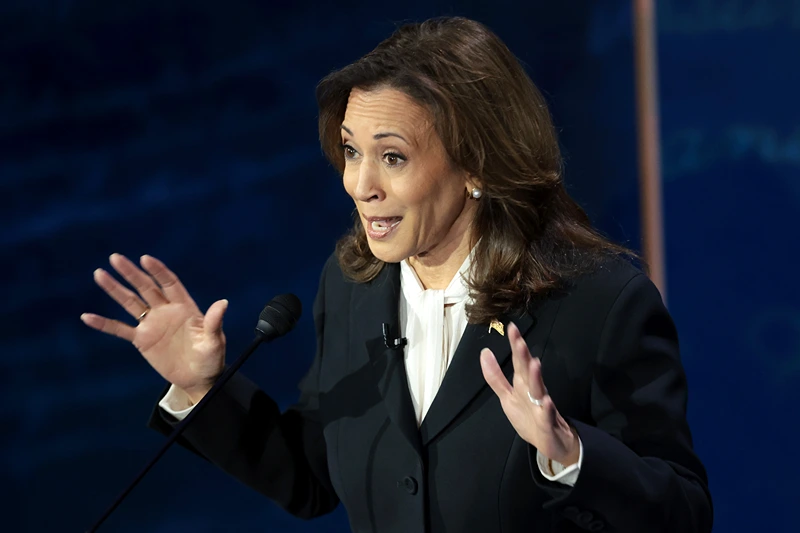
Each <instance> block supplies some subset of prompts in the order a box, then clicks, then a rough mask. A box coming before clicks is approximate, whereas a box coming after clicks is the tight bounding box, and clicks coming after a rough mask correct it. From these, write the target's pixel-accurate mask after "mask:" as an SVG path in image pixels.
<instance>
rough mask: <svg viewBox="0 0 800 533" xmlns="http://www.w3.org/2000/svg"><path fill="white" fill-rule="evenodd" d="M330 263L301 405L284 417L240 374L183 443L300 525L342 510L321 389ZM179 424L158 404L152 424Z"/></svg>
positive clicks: (317, 305)
mask: <svg viewBox="0 0 800 533" xmlns="http://www.w3.org/2000/svg"><path fill="white" fill-rule="evenodd" d="M329 264H330V261H329V263H328V264H327V265H326V268H325V269H324V270H323V273H322V277H321V280H320V286H319V291H318V293H317V297H316V299H315V301H314V323H315V327H316V334H317V353H316V357H315V358H314V362H313V364H312V366H311V368H310V370H309V371H308V373H307V374H306V376H305V378H304V379H303V381H302V382H301V384H300V390H301V395H300V400H299V401H298V403H297V404H296V405H294V406H293V407H291V408H289V409H288V410H287V411H286V412H284V413H281V412H280V410H279V409H278V406H277V404H276V403H275V401H274V400H273V399H272V398H270V397H269V396H268V395H267V394H265V393H264V392H263V391H261V390H259V388H258V387H257V386H256V385H254V384H253V383H252V382H251V381H249V380H248V379H247V378H245V377H244V376H243V375H241V374H239V373H237V374H235V375H234V376H233V377H232V378H231V380H230V381H229V382H228V383H226V385H225V386H224V387H223V388H222V390H220V391H219V393H218V394H217V396H215V397H214V399H213V400H212V401H211V402H209V403H208V405H207V406H206V407H205V409H204V410H203V411H202V412H200V413H198V415H197V416H196V418H195V419H194V421H193V422H192V423H191V424H190V425H189V426H187V428H186V430H185V431H184V433H183V436H182V438H181V439H180V440H179V443H180V444H181V445H182V446H184V447H186V448H188V449H190V450H191V451H193V452H195V453H197V454H199V455H201V456H202V457H204V458H205V459H208V460H209V461H211V462H212V463H213V464H215V465H217V466H218V467H220V468H221V469H222V470H224V471H225V472H227V473H228V474H230V475H232V476H233V477H235V478H236V479H238V480H239V481H241V482H243V483H245V484H246V485H248V486H250V487H252V488H253V489H255V490H257V491H259V492H261V493H262V494H264V495H266V496H268V497H269V498H271V499H272V500H274V501H275V502H276V503H277V504H278V505H280V506H281V507H283V508H284V509H286V510H287V511H289V512H290V513H292V514H293V515H295V516H298V517H301V518H313V517H315V516H320V515H323V514H325V513H329V512H331V511H333V510H334V509H335V508H336V506H337V505H338V504H339V499H338V497H337V496H336V493H335V492H334V489H333V487H332V484H331V481H330V477H329V474H328V463H327V450H326V445H325V439H324V436H323V424H322V421H321V420H320V417H319V409H318V396H319V394H318V388H317V384H318V381H319V370H320V365H321V359H322V353H321V352H322V346H323V342H322V339H323V335H324V323H325V277H326V273H327V271H328V265H329ZM162 396H163V395H162ZM175 422H176V421H175V419H174V418H173V417H172V416H171V415H169V414H168V413H166V412H165V411H163V410H162V409H161V408H159V407H158V405H156V407H155V409H154V410H153V413H152V415H151V417H150V421H149V424H148V425H149V426H150V427H152V428H154V429H156V430H158V431H160V432H162V433H166V434H168V433H169V432H170V431H172V427H173V425H174V424H175Z"/></svg>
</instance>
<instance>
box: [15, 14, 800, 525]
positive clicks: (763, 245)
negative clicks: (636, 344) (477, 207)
mask: <svg viewBox="0 0 800 533" xmlns="http://www.w3.org/2000/svg"><path fill="white" fill-rule="evenodd" d="M442 14H460V15H466V16H470V17H473V18H476V19H478V20H480V21H482V22H484V23H486V24H487V25H489V26H490V27H491V28H492V29H494V30H495V31H496V32H497V33H498V34H499V35H500V37H501V38H502V39H504V40H505V41H506V43H507V44H508V45H509V47H510V48H511V50H512V51H513V52H514V53H515V54H516V55H517V56H518V57H519V58H520V59H521V60H522V61H523V62H524V63H525V64H526V66H527V67H528V71H529V73H530V75H531V76H532V78H533V79H534V81H535V82H536V83H537V84H538V85H539V86H540V87H541V89H542V90H543V91H544V92H545V93H546V95H547V97H548V100H549V102H550V104H551V106H552V111H553V114H554V117H555V120H556V123H557V126H558V127H559V130H560V135H561V140H562V143H563V146H564V151H565V156H566V169H567V181H568V184H569V187H570V190H571V191H572V193H573V194H574V196H575V197H576V198H577V199H578V200H579V201H580V202H581V203H582V204H583V205H584V206H585V207H586V208H587V210H588V211H589V213H590V214H591V216H592V218H593V219H594V221H595V222H596V224H597V225H598V226H599V227H600V228H601V229H602V230H603V231H604V232H606V233H607V234H608V235H610V236H611V237H613V238H614V239H616V240H618V241H621V242H623V243H625V244H627V245H629V246H631V247H634V248H638V246H639V222H638V220H639V218H638V190H637V182H636V174H637V167H636V160H637V155H636V144H635V116H634V94H633V71H632V54H633V49H632V31H631V10H630V4H629V3H628V2H622V1H603V2H575V1H568V2H512V1H507V0H495V1H493V2H491V3H482V2H477V1H476V2H459V3H454V2H444V1H435V2H423V1H415V0H409V1H406V2H404V3H403V4H397V5H394V6H389V5H388V4H384V3H375V2H362V1H360V0H354V1H350V2H347V3H336V4H329V3H325V2H322V1H305V2H302V3H299V2H298V3H288V2H287V3H286V4H285V5H280V6H279V5H277V4H271V3H268V2H256V1H241V0H237V1H233V0H231V1H228V2H224V3H223V2H207V1H199V0H196V1H194V2H188V1H185V2H172V3H166V2H160V1H154V0H139V1H136V2H134V1H125V2H101V1H97V0H73V1H68V0H60V1H59V0H50V1H43V0H26V1H10V0H5V1H3V2H2V3H0V208H1V209H0V231H1V233H0V265H2V267H0V268H2V271H3V275H2V276H1V277H0V279H2V282H3V285H4V286H3V287H2V295H3V297H2V300H0V332H1V333H2V334H1V335H0V394H2V399H3V401H2V403H1V404H0V405H1V406H2V407H0V417H2V441H0V446H2V451H3V453H2V458H3V468H2V471H0V491H2V494H0V506H2V518H0V530H3V531H14V532H17V531H22V532H40V531H41V532H44V531H47V532H51V531H81V530H83V529H85V528H87V527H88V526H89V525H90V524H91V523H92V522H93V521H94V519H95V518H96V517H97V516H98V515H99V514H100V513H101V512H102V511H103V510H104V509H105V508H106V506H107V505H109V504H110V502H111V501H112V500H113V499H114V497H116V495H117V494H118V493H119V491H120V490H121V489H122V488H123V486H124V485H125V484H126V483H128V480H129V479H131V478H132V476H134V475H135V474H136V473H137V472H138V471H139V469H140V468H141V467H142V466H143V464H144V463H145V462H146V460H147V459H148V458H149V457H150V456H151V454H152V453H153V452H154V451H155V450H156V449H157V447H158V446H159V444H160V443H161V442H162V439H161V437H160V436H159V435H157V434H155V433H154V432H152V431H149V430H147V429H145V428H144V422H145V420H146V418H147V415H148V413H149V410H150V408H151V405H152V404H153V402H154V401H155V399H156V397H157V394H158V393H159V391H160V390H161V388H162V385H163V383H162V380H161V378H160V377H159V376H158V375H157V374H155V372H154V371H152V369H150V367H149V366H148V365H147V363H146V362H145V361H144V360H143V359H142V358H141V357H140V356H139V355H138V354H137V352H136V350H135V349H133V348H132V347H131V346H129V345H127V344H126V343H124V342H122V341H120V340H118V339H114V338H111V337H106V336H104V335H102V334H99V333H97V332H94V331H92V330H90V329H89V328H87V327H85V326H84V325H83V324H82V323H81V322H80V320H79V318H78V317H79V315H80V313H82V312H86V311H91V312H96V313H99V314H104V315H107V316H113V317H116V318H126V317H124V312H122V311H121V309H119V308H118V306H117V305H116V304H115V303H114V302H112V301H111V300H110V299H109V298H108V297H107V296H105V294H104V293H102V291H100V289H98V288H97V287H96V286H95V285H94V283H93V281H92V271H93V270H94V269H95V268H97V267H99V266H103V267H106V266H107V257H108V255H109V254H110V253H112V252H120V253H123V254H126V255H128V256H129V257H133V258H136V257H138V256H139V255H141V254H143V253H149V254H152V255H155V256H156V257H159V258H161V259H162V260H164V261H165V262H166V263H167V264H168V265H169V266H170V267H171V268H172V269H173V270H174V271H175V272H177V273H178V274H179V275H180V276H181V277H182V279H183V281H184V283H185V285H186V286H187V287H188V288H189V290H190V291H191V293H192V294H193V296H194V297H195V299H196V301H197V302H198V304H199V305H200V306H201V308H203V309H204V308H206V307H207V306H208V305H210V304H211V303H212V302H213V301H214V300H216V299H219V298H228V299H229V300H230V309H229V312H228V315H227V317H226V333H227V335H228V339H229V347H230V353H236V352H239V351H240V350H241V349H242V348H243V347H244V346H245V345H246V344H247V342H248V341H249V340H250V338H251V335H252V327H253V326H254V324H255V321H256V317H257V315H258V313H259V311H260V310H261V308H262V306H263V304H264V303H265V302H266V301H267V300H269V299H270V298H271V297H272V296H273V295H275V294H277V293H281V292H295V293H296V294H298V295H299V296H300V298H301V299H302V300H303V302H304V304H305V305H306V308H307V310H308V309H309V308H310V305H311V302H312V300H313V296H314V293H315V291H316V282H317V277H318V275H319V271H320V268H321V266H322V264H323V262H324V260H325V258H326V257H327V256H328V254H329V253H330V252H331V251H332V248H333V245H334V242H335V240H336V239H337V237H338V236H340V235H341V234H342V233H343V232H344V231H345V230H346V228H347V227H348V225H349V220H350V211H351V203H350V200H349V198H347V196H346V195H345V193H344V192H343V190H342V187H341V183H340V180H339V178H338V177H337V176H336V173H335V172H334V171H333V170H332V169H331V168H330V167H329V166H328V165H327V163H326V162H325V161H324V159H323V157H322V155H321V151H320V148H319V145H318V141H317V131H316V104H315V100H314V87H315V84H316V82H317V81H318V80H319V79H320V78H321V77H323V76H324V75H325V74H327V73H328V72H329V71H331V70H333V69H335V68H338V67H341V66H344V65H345V64H347V63H348V62H351V61H353V60H355V59H356V58H358V57H359V56H361V55H362V54H364V53H366V52H368V51H369V50H370V49H372V48H373V47H374V46H375V45H376V44H377V43H378V42H379V41H380V40H382V39H383V38H385V37H387V36H388V35H389V34H390V33H391V31H392V30H393V28H394V27H395V24H396V23H398V22H401V21H404V20H420V19H424V18H427V17H430V16H434V15H442ZM658 26H659V35H658V47H659V62H660V84H659V90H660V95H661V103H660V106H661V117H662V127H661V131H662V141H663V173H664V204H665V226H666V252H667V274H668V291H669V293H668V295H667V296H668V303H669V307H670V310H671V312H672V313H673V316H674V318H675V320H676V322H677V324H678V329H679V332H680V336H681V344H682V353H683V356H684V362H685V366H686V369H687V373H688V376H689V383H690V404H689V408H690V414H689V417H690V422H691V424H692V428H693V431H694V436H695V444H696V448H697V451H698V453H699V454H700V456H701V458H702V459H703V460H704V462H705V464H706V465H707V468H708V472H709V476H710V483H711V490H712V493H713V495H714V503H715V511H716V524H715V531H718V532H740V531H741V532H750V531H791V530H796V527H797V526H796V522H797V518H796V509H795V508H796V505H797V503H798V502H800V491H798V489H797V488H796V480H797V478H798V477H799V476H800V469H799V468H798V466H797V465H798V462H797V460H796V458H797V451H796V450H795V446H796V443H797V442H798V439H799V438H800V424H799V423H798V419H799V418H800V417H798V416H797V409H798V407H797V406H798V403H799V401H800V394H799V393H798V389H800V288H799V285H798V282H797V273H796V271H797V264H798V256H800V253H798V251H797V247H798V245H797V243H798V239H797V235H796V234H797V230H798V223H797V215H798V212H800V111H799V110H800V107H799V106H798V104H797V102H796V98H797V95H798V94H800V73H799V71H798V68H797V60H798V59H797V58H798V51H800V2H797V1H795V2H790V1H772V2H756V1H743V0H742V1H733V0H731V1H713V0H698V1H693V2H688V1H677V0H667V1H663V2H659V10H658ZM313 346H314V338H313V329H312V324H311V317H310V312H308V311H307V312H306V314H305V316H304V317H303V320H302V322H301V323H300V325H299V326H298V328H297V330H296V331H295V332H294V333H292V334H291V335H290V336H289V337H287V338H285V339H281V340H279V341H277V342H275V343H274V344H272V345H270V346H269V347H265V348H262V349H261V351H260V352H259V353H258V354H257V355H256V356H254V358H253V359H252V360H251V361H250V362H248V364H247V366H246V371H247V373H248V375H250V376H251V377H253V378H254V379H255V380H256V381H258V382H259V383H260V384H261V385H262V386H263V387H264V388H265V389H266V390H267V391H269V392H270V394H272V395H273V397H275V398H276V399H277V400H278V401H279V403H280V404H281V405H283V406H286V405H288V404H290V403H291V402H292V401H293V400H294V399H295V397H296V385H295V384H296V382H297V381H298V379H299V378H300V377H301V375H302V374H303V373H304V371H305V369H306V368H307V366H308V364H309V362H310V359H311V357H312V354H313ZM466 503H467V502H465V504H466ZM346 524H347V522H346V516H345V514H344V511H343V510H342V509H341V508H340V509H339V510H337V511H336V512H335V513H334V514H332V515H330V516H328V517H324V518H322V519H319V520H316V521H312V522H302V521H299V520H297V519H294V518H293V517H291V516H289V515H287V514H285V513H284V512H283V511H281V510H280V509H278V508H277V507H276V506H275V505H273V504H272V503H271V502H269V501H268V500H266V499H264V498H262V497H261V496H259V495H258V494H255V493H253V492H251V491H249V490H248V489H246V488H244V487H243V486H241V485H240V484H238V482H236V481H233V480H231V479H229V478H227V477H225V476H224V475H223V474H222V473H220V472H218V471H217V470H215V469H214V468H213V467H212V466H210V465H208V464H206V463H205V462H204V461H200V460H198V459H196V458H195V457H194V456H192V455H191V454H189V453H188V452H186V451H184V450H182V449H178V448H176V449H173V450H171V451H170V452H169V453H168V454H167V457H166V458H165V460H164V461H162V463H160V464H159V465H158V466H157V467H156V469H155V470H154V471H153V472H152V473H151V475H150V476H149V477H148V478H147V479H146V480H145V481H144V482H143V483H142V485H140V487H139V488H138V489H137V490H136V491H135V492H134V493H133V494H132V496H131V497H130V498H129V499H128V500H127V501H126V502H125V503H124V504H123V506H122V507H121V508H120V509H119V510H118V511H117V513H116V514H115V515H114V517H113V518H112V519H111V520H110V521H109V522H108V523H107V524H106V526H105V527H104V529H103V531H119V532H141V531H148V532H162V531H163V532H167V531H169V532H172V531H193V532H194V533H204V532H212V531H275V532H293V531H347V525H346ZM792 524H794V525H792Z"/></svg>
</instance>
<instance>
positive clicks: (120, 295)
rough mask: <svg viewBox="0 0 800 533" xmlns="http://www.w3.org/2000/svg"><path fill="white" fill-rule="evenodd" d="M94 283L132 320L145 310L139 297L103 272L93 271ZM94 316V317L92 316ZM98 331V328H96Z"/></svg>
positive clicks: (100, 269) (145, 307) (145, 306)
mask: <svg viewBox="0 0 800 533" xmlns="http://www.w3.org/2000/svg"><path fill="white" fill-rule="evenodd" d="M94 281H95V283H97V285H98V286H100V288H101V289H103V290H104V291H105V292H106V294H108V295H109V296H111V298H112V299H113V300H114V301H115V302H117V303H118V304H119V305H121V306H122V308H123V309H125V311H127V312H128V314H129V315H131V316H132V317H134V318H139V316H140V315H141V314H142V313H143V312H144V311H145V310H146V309H147V304H146V303H145V302H144V301H143V300H142V299H141V298H139V295H138V294H136V293H135V292H133V291H132V290H130V289H128V288H127V287H124V286H123V285H122V284H121V283H120V282H118V281H117V280H115V279H114V277H113V276H112V275H111V274H109V273H108V272H106V271H105V270H103V269H102V268H98V269H97V270H95V271H94ZM93 316H96V315H93ZM98 329H99V328H98Z"/></svg>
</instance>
